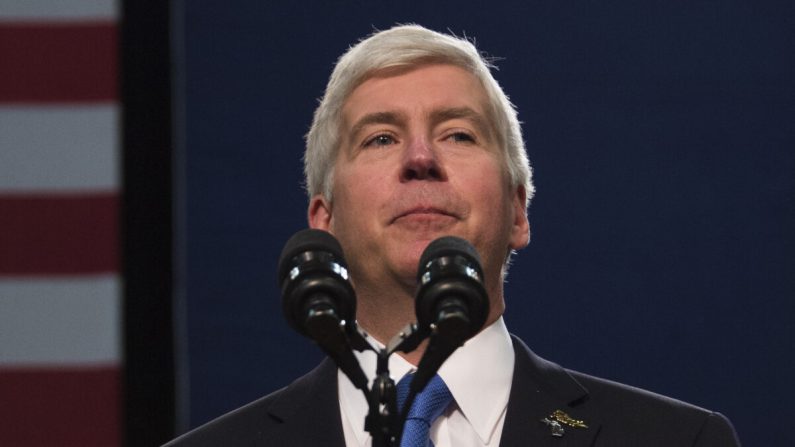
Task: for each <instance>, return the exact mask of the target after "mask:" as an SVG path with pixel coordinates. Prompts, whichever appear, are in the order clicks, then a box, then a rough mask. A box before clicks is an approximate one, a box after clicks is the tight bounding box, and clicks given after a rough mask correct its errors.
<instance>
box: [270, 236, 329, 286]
mask: <svg viewBox="0 0 795 447" xmlns="http://www.w3.org/2000/svg"><path fill="white" fill-rule="evenodd" d="M306 251H323V252H327V253H331V254H332V255H333V256H334V258H336V259H337V260H338V261H340V262H342V263H343V264H344V257H343V255H342V246H341V245H340V243H339V241H337V238H335V237H334V236H332V235H331V233H329V232H327V231H323V230H315V229H312V228H307V229H305V230H301V231H299V232H298V233H295V234H294V235H293V237H291V238H290V239H289V240H288V241H287V243H286V244H284V248H283V249H282V254H281V255H280V256H279V276H278V277H279V284H281V283H282V282H283V281H284V278H285V277H286V276H287V274H288V273H289V272H290V269H292V268H293V265H292V264H291V262H290V261H291V260H292V259H293V258H294V257H295V256H297V255H299V254H301V253H303V252H306Z"/></svg>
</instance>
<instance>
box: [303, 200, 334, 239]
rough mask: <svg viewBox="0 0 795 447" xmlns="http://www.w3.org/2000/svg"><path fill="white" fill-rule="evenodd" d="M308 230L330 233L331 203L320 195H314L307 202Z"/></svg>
mask: <svg viewBox="0 0 795 447" xmlns="http://www.w3.org/2000/svg"><path fill="white" fill-rule="evenodd" d="M306 216H307V220H308V221H309V228H314V229H316V230H324V231H330V229H331V203H329V202H328V201H327V200H326V198H325V197H323V196H322V195H320V194H316V195H315V196H313V197H312V199H310V200H309V208H308V209H307V211H306Z"/></svg>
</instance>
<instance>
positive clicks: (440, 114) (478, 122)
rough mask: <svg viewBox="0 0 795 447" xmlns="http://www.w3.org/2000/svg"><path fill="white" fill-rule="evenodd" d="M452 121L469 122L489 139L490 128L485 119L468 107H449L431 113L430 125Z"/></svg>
mask: <svg viewBox="0 0 795 447" xmlns="http://www.w3.org/2000/svg"><path fill="white" fill-rule="evenodd" d="M454 119H463V120H466V121H469V122H471V123H472V124H474V125H475V127H476V128H477V130H478V131H479V132H480V133H481V134H482V135H483V136H485V137H486V138H491V130H490V129H491V127H490V126H489V125H488V122H487V121H486V119H485V117H484V116H483V115H481V114H480V113H478V112H476V111H475V110H474V109H472V108H470V107H450V108H444V109H439V110H434V111H433V112H431V123H433V125H437V124H439V123H443V122H445V121H450V120H454Z"/></svg>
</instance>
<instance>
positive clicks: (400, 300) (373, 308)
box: [356, 282, 505, 366]
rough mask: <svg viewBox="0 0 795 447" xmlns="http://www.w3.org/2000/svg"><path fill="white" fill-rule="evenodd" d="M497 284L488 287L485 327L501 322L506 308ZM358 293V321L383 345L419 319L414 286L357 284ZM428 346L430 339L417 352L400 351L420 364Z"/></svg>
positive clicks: (499, 283) (401, 354)
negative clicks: (369, 285) (499, 319)
mask: <svg viewBox="0 0 795 447" xmlns="http://www.w3.org/2000/svg"><path fill="white" fill-rule="evenodd" d="M495 283H496V286H495V287H490V288H489V290H487V292H488V296H489V297H490V305H489V315H488V317H487V318H486V323H485V324H484V325H483V327H484V328H485V327H487V326H489V325H490V324H492V323H494V322H495V321H497V319H498V318H500V316H501V315H502V313H503V311H504V310H505V301H504V300H503V288H502V283H501V282H495ZM493 284H494V283H493ZM356 295H357V302H358V304H357V307H358V309H357V312H356V318H357V323H358V324H359V325H360V326H361V327H362V328H363V329H364V330H365V331H367V333H368V334H369V335H370V336H372V337H373V338H375V339H376V340H378V342H380V343H381V344H383V345H387V344H388V343H389V341H390V340H392V338H393V337H395V336H396V335H397V334H398V333H399V332H400V331H401V329H403V328H404V327H406V325H408V324H409V323H413V322H416V321H417V316H416V313H415V311H414V299H415V298H414V289H413V288H412V287H405V286H402V287H392V288H390V287H384V286H381V287H367V286H363V285H357V286H356ZM426 346H427V340H426V341H424V342H423V343H421V344H420V345H419V346H418V347H417V349H415V350H414V351H411V352H409V353H404V352H399V353H398V354H399V355H400V356H401V357H403V358H404V359H406V361H408V362H409V363H411V364H412V365H415V366H416V365H418V364H419V362H420V359H421V358H422V355H423V354H424V353H425V348H426Z"/></svg>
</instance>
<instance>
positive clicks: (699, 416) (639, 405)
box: [567, 370, 739, 446]
mask: <svg viewBox="0 0 795 447" xmlns="http://www.w3.org/2000/svg"><path fill="white" fill-rule="evenodd" d="M567 372H568V373H569V374H570V375H571V376H572V377H573V378H574V380H576V381H577V382H579V383H580V384H582V386H583V387H585V388H586V389H587V390H588V399H587V400H588V402H590V404H591V405H593V406H594V407H595V408H598V411H599V412H600V413H601V414H602V417H603V421H604V423H603V427H602V431H603V433H602V434H601V435H602V436H607V437H612V436H617V435H619V434H620V435H621V436H623V435H625V434H626V433H628V432H633V433H637V436H649V437H652V438H663V437H664V438H665V439H668V438H669V437H671V436H682V437H683V438H686V439H690V440H693V444H692V445H698V446H734V445H738V444H739V443H738V442H737V440H736V434H735V432H734V428H733V427H732V425H731V422H729V420H728V419H727V418H726V417H725V416H723V415H722V414H720V413H717V412H714V411H711V410H708V409H705V408H701V407H698V406H696V405H692V404H689V403H687V402H683V401H681V400H678V399H674V398H671V397H668V396H663V395H661V394H657V393H654V392H651V391H647V390H644V389H641V388H637V387H633V386H630V385H625V384H622V383H617V382H614V381H611V380H606V379H602V378H598V377H593V376H590V375H588V374H583V373H580V372H576V371H571V370H567Z"/></svg>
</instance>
